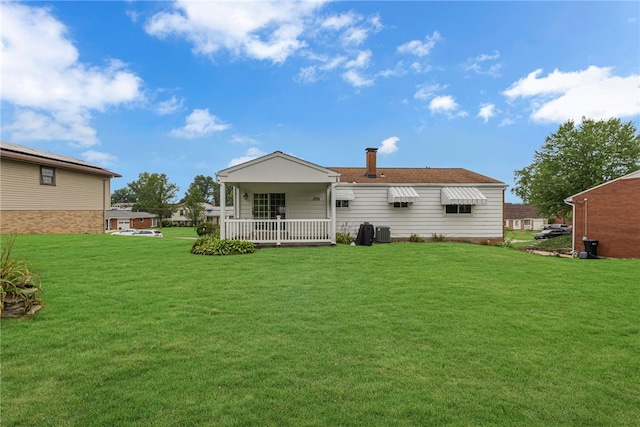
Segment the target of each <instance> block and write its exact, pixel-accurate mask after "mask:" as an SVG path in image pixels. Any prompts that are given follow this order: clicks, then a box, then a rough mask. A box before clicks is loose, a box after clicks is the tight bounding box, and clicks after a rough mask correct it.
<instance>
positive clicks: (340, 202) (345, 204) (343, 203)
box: [336, 200, 349, 208]
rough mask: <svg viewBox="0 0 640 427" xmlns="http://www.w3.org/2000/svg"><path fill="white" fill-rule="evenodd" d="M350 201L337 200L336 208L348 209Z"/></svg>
mask: <svg viewBox="0 0 640 427" xmlns="http://www.w3.org/2000/svg"><path fill="white" fill-rule="evenodd" d="M348 207H349V201H348V200H336V208H348Z"/></svg>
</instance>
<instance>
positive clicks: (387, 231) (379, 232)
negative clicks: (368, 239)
mask: <svg viewBox="0 0 640 427" xmlns="http://www.w3.org/2000/svg"><path fill="white" fill-rule="evenodd" d="M376 243H391V228H389V227H382V226H380V227H376Z"/></svg>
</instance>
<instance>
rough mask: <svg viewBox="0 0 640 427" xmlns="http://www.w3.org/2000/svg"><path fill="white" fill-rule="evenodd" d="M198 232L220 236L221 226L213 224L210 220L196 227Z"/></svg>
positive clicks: (201, 234)
mask: <svg viewBox="0 0 640 427" xmlns="http://www.w3.org/2000/svg"><path fill="white" fill-rule="evenodd" d="M196 233H198V236H200V237H202V236H213V237H219V236H220V226H219V225H217V224H215V225H214V224H211V223H210V222H203V223H202V224H199V225H198V226H197V227H196Z"/></svg>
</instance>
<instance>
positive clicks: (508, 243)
mask: <svg viewBox="0 0 640 427" xmlns="http://www.w3.org/2000/svg"><path fill="white" fill-rule="evenodd" d="M496 246H497V247H499V248H507V249H516V247H515V246H513V239H504V241H502V242H497V243H496Z"/></svg>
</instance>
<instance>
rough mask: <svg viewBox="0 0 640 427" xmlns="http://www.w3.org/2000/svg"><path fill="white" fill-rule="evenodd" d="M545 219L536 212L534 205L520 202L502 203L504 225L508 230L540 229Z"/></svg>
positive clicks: (545, 221)
mask: <svg viewBox="0 0 640 427" xmlns="http://www.w3.org/2000/svg"><path fill="white" fill-rule="evenodd" d="M546 224H547V219H546V218H544V216H542V215H539V214H538V213H537V212H536V207H535V206H531V205H523V204H522V203H505V204H504V226H505V228H507V229H508V230H542V228H543V227H544V226H545V225H546Z"/></svg>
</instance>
